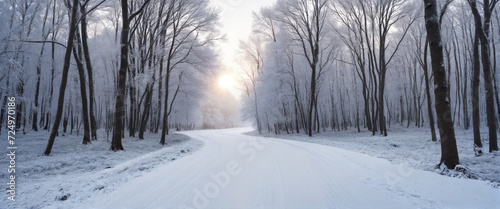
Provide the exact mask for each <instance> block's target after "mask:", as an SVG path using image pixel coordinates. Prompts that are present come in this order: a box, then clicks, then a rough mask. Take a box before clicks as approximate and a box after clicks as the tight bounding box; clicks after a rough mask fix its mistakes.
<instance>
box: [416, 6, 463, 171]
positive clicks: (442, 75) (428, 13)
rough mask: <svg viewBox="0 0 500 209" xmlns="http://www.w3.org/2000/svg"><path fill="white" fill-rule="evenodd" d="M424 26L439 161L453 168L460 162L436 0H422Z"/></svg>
mask: <svg viewBox="0 0 500 209" xmlns="http://www.w3.org/2000/svg"><path fill="white" fill-rule="evenodd" d="M424 7H425V27H426V29H427V37H428V40H429V49H430V53H431V63H432V72H433V73H434V86H435V88H434V94H435V95H436V101H435V105H436V113H437V122H438V128H439V135H440V137H441V161H440V163H439V164H440V165H441V164H442V163H444V164H445V165H446V167H448V168H449V169H454V168H455V166H456V165H458V164H459V163H460V161H459V158H458V151H457V143H456V139H455V129H454V127H453V121H452V119H451V108H450V99H449V97H448V95H449V91H450V90H449V89H448V85H447V82H446V69H445V68H444V63H443V62H444V61H443V45H442V42H441V32H440V27H439V23H438V13H437V3H436V0H424Z"/></svg>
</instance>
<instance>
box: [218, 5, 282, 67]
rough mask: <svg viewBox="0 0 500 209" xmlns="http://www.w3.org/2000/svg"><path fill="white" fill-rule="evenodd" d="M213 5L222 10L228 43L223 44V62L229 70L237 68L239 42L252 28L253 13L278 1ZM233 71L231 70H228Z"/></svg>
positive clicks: (223, 28)
mask: <svg viewBox="0 0 500 209" xmlns="http://www.w3.org/2000/svg"><path fill="white" fill-rule="evenodd" d="M211 2H212V4H213V5H214V6H216V7H218V8H220V9H221V10H222V13H221V21H222V24H223V27H222V33H225V34H226V38H227V42H226V43H221V44H220V48H221V50H222V51H221V53H222V54H221V55H222V56H221V61H223V64H224V65H226V67H228V68H231V67H232V68H234V67H238V66H235V65H236V63H235V55H236V51H237V48H238V43H239V40H240V39H242V40H245V39H246V38H247V37H248V35H249V34H250V31H251V27H252V12H253V11H258V9H260V8H261V7H264V6H271V5H272V4H273V3H274V2H276V0H253V1H252V0H211ZM228 70H231V69H228Z"/></svg>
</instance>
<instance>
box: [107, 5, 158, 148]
mask: <svg viewBox="0 0 500 209" xmlns="http://www.w3.org/2000/svg"><path fill="white" fill-rule="evenodd" d="M149 1H150V0H146V1H145V2H144V3H143V4H142V6H141V7H140V8H139V9H138V10H137V11H135V12H133V13H132V14H131V15H129V7H128V0H121V8H122V32H121V36H120V70H119V71H118V86H117V93H116V103H115V113H114V122H115V124H114V129H113V138H112V140H111V148H110V149H111V150H113V151H118V150H124V149H123V145H122V137H123V133H122V132H123V130H124V127H123V122H124V118H123V117H124V115H125V111H126V110H125V97H126V94H125V90H126V79H127V71H128V68H129V44H130V42H129V35H130V21H131V20H132V19H134V18H135V17H136V16H137V15H139V14H141V13H142V12H143V10H144V8H145V7H146V6H147V5H148V3H149Z"/></svg>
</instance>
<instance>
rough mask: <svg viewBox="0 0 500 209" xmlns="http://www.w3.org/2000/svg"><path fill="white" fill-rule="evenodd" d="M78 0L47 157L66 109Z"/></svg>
mask: <svg viewBox="0 0 500 209" xmlns="http://www.w3.org/2000/svg"><path fill="white" fill-rule="evenodd" d="M76 5H78V0H73V7H72V9H71V15H70V25H69V33H68V43H67V44H66V53H65V55H64V66H63V71H62V78H61V86H60V87H59V99H58V101H57V112H56V118H55V119H54V125H53V126H52V131H51V132H50V137H49V142H48V143H47V147H46V148H45V152H44V154H45V155H50V152H51V150H52V146H53V145H54V141H55V138H56V135H57V132H58V130H59V125H60V123H61V118H62V113H63V109H64V92H65V90H66V84H67V82H68V71H69V67H70V62H71V51H72V49H73V43H74V40H75V34H76V27H77V18H78V17H77V14H78V7H77V6H76Z"/></svg>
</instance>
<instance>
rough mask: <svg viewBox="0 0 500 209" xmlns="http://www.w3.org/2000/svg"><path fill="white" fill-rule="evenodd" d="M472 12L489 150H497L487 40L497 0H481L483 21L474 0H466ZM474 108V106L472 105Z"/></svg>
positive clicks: (493, 92) (488, 43)
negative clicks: (478, 46) (480, 66)
mask: <svg viewBox="0 0 500 209" xmlns="http://www.w3.org/2000/svg"><path fill="white" fill-rule="evenodd" d="M467 1H468V3H469V5H470V7H471V10H472V14H473V15H474V23H475V26H476V35H477V36H478V37H479V40H480V41H481V61H482V63H483V74H484V88H485V89H486V112H487V114H486V115H487V116H486V118H487V121H488V130H489V151H490V152H492V151H498V142H497V140H498V139H497V123H496V120H497V118H496V114H495V101H494V99H495V98H494V96H495V91H494V88H493V79H492V75H491V64H492V63H491V58H490V57H491V55H490V41H489V34H490V32H489V30H490V24H491V15H492V12H493V10H494V8H495V5H496V4H497V3H498V2H499V0H493V1H491V2H490V1H489V0H484V1H483V15H484V22H482V21H481V19H482V18H481V15H480V14H479V11H478V9H477V3H476V0H467ZM473 108H474V107H473Z"/></svg>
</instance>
